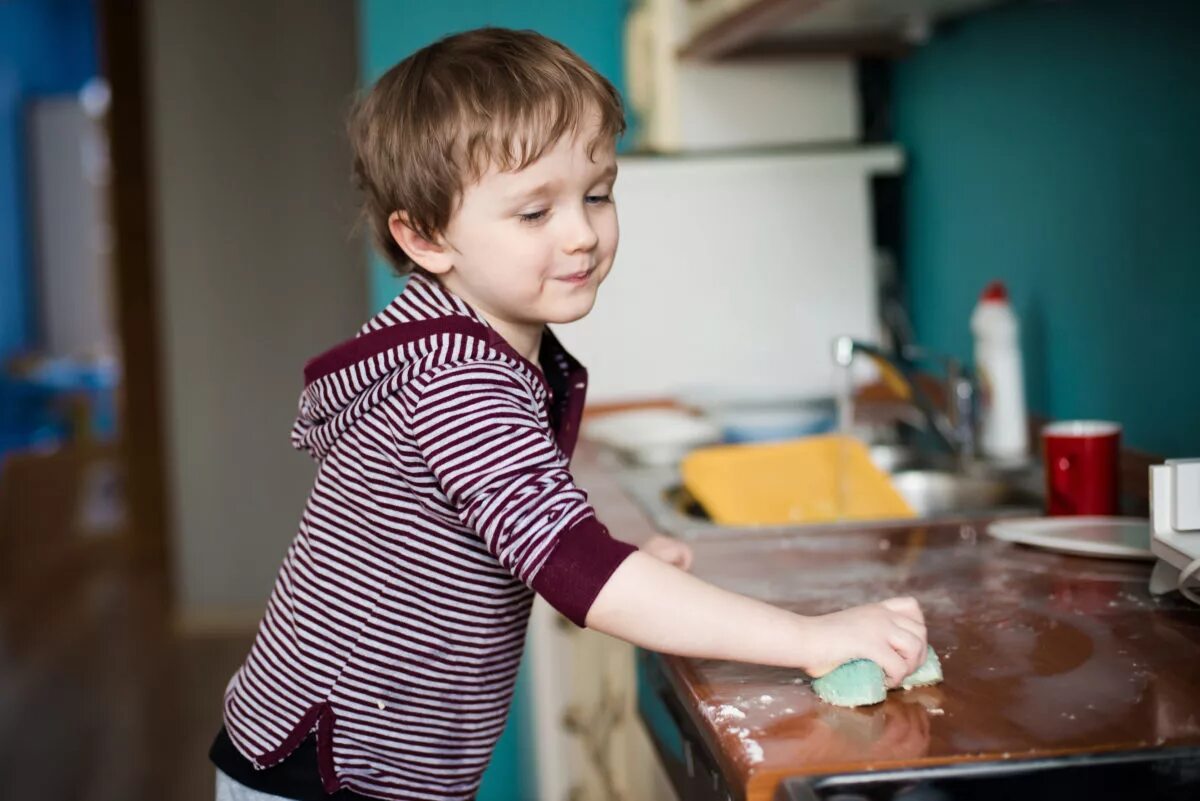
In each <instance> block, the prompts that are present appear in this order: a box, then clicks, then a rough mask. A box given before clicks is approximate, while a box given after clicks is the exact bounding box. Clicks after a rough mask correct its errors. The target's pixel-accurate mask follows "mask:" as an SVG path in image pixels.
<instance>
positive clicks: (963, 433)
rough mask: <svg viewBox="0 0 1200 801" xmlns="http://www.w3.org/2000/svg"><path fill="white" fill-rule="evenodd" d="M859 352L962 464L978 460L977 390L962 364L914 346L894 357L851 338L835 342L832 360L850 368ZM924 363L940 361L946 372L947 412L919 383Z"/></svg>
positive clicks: (869, 344) (841, 337) (838, 339)
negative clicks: (918, 367)
mask: <svg viewBox="0 0 1200 801" xmlns="http://www.w3.org/2000/svg"><path fill="white" fill-rule="evenodd" d="M860 353H861V354H863V355H865V356H867V357H868V358H870V359H871V360H872V361H873V362H874V363H875V364H876V365H877V366H878V367H879V370H880V372H881V373H882V376H883V380H884V382H885V383H886V384H887V385H888V386H889V387H890V388H891V389H892V390H893V391H894V392H896V394H897V395H899V396H900V397H901V398H902V399H904V400H908V401H911V402H912V404H913V405H914V406H916V407H917V409H918V411H920V412H921V415H922V417H924V418H925V422H926V427H927V428H928V429H929V431H930V432H931V433H932V434H933V435H934V436H935V437H936V438H937V439H938V440H939V441H940V442H941V444H942V445H943V446H945V448H946V449H947V450H948V451H949V452H950V453H951V454H953V455H954V456H955V457H957V458H958V459H959V460H960V462H967V461H970V460H971V459H973V458H974V457H975V450H976V414H975V397H976V387H975V382H974V381H973V380H972V378H971V376H970V375H969V374H968V372H967V370H966V369H965V368H964V367H963V364H962V362H960V361H959V360H958V359H955V358H954V357H952V356H944V355H938V354H934V353H930V352H929V351H926V350H924V349H922V348H919V347H915V346H907V347H904V348H901V350H900V353H899V354H898V355H894V354H890V353H887V352H886V351H884V350H883V349H882V348H880V347H879V346H878V345H873V344H871V343H869V342H862V341H860V340H857V339H853V338H852V337H848V336H840V337H838V338H837V339H835V340H834V341H833V360H834V361H835V362H836V363H837V364H839V365H840V366H842V367H844V368H847V369H849V367H850V365H851V363H852V362H853V361H854V357H855V356H856V355H858V354H860ZM921 361H934V362H940V363H941V365H942V368H943V370H944V371H945V375H946V380H945V384H944V386H945V389H946V410H945V411H942V410H941V409H939V408H938V407H937V405H936V404H934V403H933V401H932V400H931V399H930V397H929V395H928V393H926V392H925V391H924V390H923V389H921V386H920V384H918V383H917V380H916V373H917V371H916V368H915V366H914V364H915V363H916V362H921Z"/></svg>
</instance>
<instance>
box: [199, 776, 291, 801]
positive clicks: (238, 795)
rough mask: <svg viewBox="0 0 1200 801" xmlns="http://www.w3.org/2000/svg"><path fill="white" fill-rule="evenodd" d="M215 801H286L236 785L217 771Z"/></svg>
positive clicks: (242, 785)
mask: <svg viewBox="0 0 1200 801" xmlns="http://www.w3.org/2000/svg"><path fill="white" fill-rule="evenodd" d="M216 801H288V799H286V798H284V797H283V796H281V795H269V794H268V793H260V792H259V791H258V790H251V789H250V788H249V787H247V786H246V785H244V784H238V783H237V782H235V781H234V780H233V779H231V778H229V776H227V775H225V773H223V772H222V771H220V770H218V771H217V797H216Z"/></svg>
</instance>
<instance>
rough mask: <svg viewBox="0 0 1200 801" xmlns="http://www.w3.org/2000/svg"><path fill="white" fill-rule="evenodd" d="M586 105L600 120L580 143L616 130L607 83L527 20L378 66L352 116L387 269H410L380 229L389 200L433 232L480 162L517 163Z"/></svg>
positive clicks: (357, 160)
mask: <svg viewBox="0 0 1200 801" xmlns="http://www.w3.org/2000/svg"><path fill="white" fill-rule="evenodd" d="M589 114H598V115H599V124H600V129H599V134H598V135H597V138H596V139H595V140H593V141H592V142H590V143H589V145H588V146H589V151H588V152H589V153H591V152H592V151H593V150H594V149H595V147H596V145H597V144H599V143H600V142H602V141H612V140H614V139H615V138H616V137H618V136H620V135H621V134H622V133H624V131H625V117H624V113H623V110H622V106H621V98H620V95H619V94H618V93H617V90H616V89H615V88H613V86H612V84H611V83H609V82H608V81H607V80H605V79H604V78H603V77H602V76H601V75H600V74H599V73H597V72H596V71H595V70H594V69H592V68H591V67H590V66H588V64H587V62H585V61H584V60H583V59H581V58H580V57H579V56H577V55H575V53H573V52H571V51H570V50H568V49H567V48H566V47H564V46H563V45H561V44H559V43H558V42H555V41H554V40H552V39H548V38H546V37H545V36H542V35H540V34H538V33H534V32H533V31H514V30H508V29H504V28H480V29H478V30H473V31H467V32H465V33H460V34H455V35H453V36H448V37H446V38H444V39H441V40H440V41H437V42H435V43H433V44H431V45H429V46H427V47H424V48H422V49H421V50H418V51H417V52H415V53H413V54H412V55H411V56H409V57H408V58H406V59H404V60H403V61H401V62H400V63H399V64H397V65H396V66H394V67H392V68H391V69H390V70H388V71H387V72H386V73H384V75H383V77H381V78H380V79H379V80H378V81H377V82H376V83H375V86H374V87H373V88H372V89H371V90H370V92H368V93H367V95H366V97H365V98H363V100H362V101H361V102H360V103H359V104H358V106H357V107H356V108H355V110H354V112H353V114H352V116H351V120H350V139H351V142H352V144H353V148H354V174H355V178H356V180H357V183H358V186H359V189H361V190H362V192H363V201H362V203H363V209H362V211H363V216H364V217H365V218H366V221H367V223H368V225H369V226H370V229H371V234H372V236H373V238H374V240H375V244H376V246H378V247H379V249H380V250H381V251H382V252H383V254H384V255H385V256H387V258H388V259H389V260H390V261H391V262H392V264H393V266H394V267H395V268H396V271H397V272H399V273H401V274H405V273H408V272H411V271H412V270H413V269H414V268H416V265H415V264H414V263H413V262H412V260H411V259H410V258H409V257H408V255H407V254H406V253H405V252H404V251H403V250H402V249H401V248H400V246H399V245H397V244H396V242H395V241H394V240H393V239H392V235H391V233H390V232H389V231H388V218H389V217H390V216H391V215H392V214H393V213H394V212H397V211H404V212H407V214H408V218H409V224H410V225H411V226H412V228H413V229H414V230H415V231H417V233H419V234H421V235H422V236H424V237H425V238H427V239H430V240H432V239H434V238H435V237H436V235H437V234H438V233H440V232H442V231H444V230H445V227H446V225H447V224H448V223H449V222H450V217H451V215H452V213H453V211H454V208H455V206H456V204H457V203H458V201H459V199H460V198H461V195H462V191H463V190H464V189H465V188H466V187H467V186H469V185H470V184H472V183H474V182H475V181H477V180H478V179H479V178H481V177H482V176H483V174H484V173H485V172H486V171H487V170H488V169H489V168H490V167H493V166H494V167H496V168H498V169H500V170H505V171H508V170H519V169H523V168H524V167H527V166H528V165H529V164H531V163H533V162H534V161H536V160H537V158H538V157H539V156H541V155H542V153H543V152H545V151H546V150H547V149H548V148H549V147H551V146H553V145H554V143H555V142H557V141H558V140H559V139H560V138H561V137H562V136H563V135H564V134H567V133H572V134H574V133H575V132H577V131H578V130H579V129H580V126H581V125H582V124H583V123H584V121H585V119H586V117H587V116H588V115H589ZM418 269H419V268H418Z"/></svg>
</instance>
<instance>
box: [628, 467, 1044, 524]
mask: <svg viewBox="0 0 1200 801" xmlns="http://www.w3.org/2000/svg"><path fill="white" fill-rule="evenodd" d="M870 450H871V456H872V459H873V460H874V461H875V463H876V464H877V465H879V467H880V468H881V469H883V470H884V471H885V472H888V473H890V474H891V475H892V480H893V482H894V483H895V486H896V489H897V491H898V492H899V493H900V494H901V495H902V496H904V499H905V500H906V501H908V503H909V505H910V506H912V508H913V510H914V511H915V512H916V513H917V515H918V517H919V518H920V519H922V520H925V521H928V522H935V521H940V520H953V519H956V518H962V517H973V516H989V517H1012V516H1025V515H1037V514H1040V513H1041V510H1042V498H1041V490H1040V479H1039V476H1040V471H1039V470H1037V469H1036V468H1030V469H1027V470H1024V471H1018V472H1009V473H998V472H993V471H990V470H989V469H987V468H986V467H983V466H979V465H976V466H974V467H973V468H968V469H966V470H955V469H953V466H952V463H951V462H950V460H947V459H944V458H941V457H939V456H930V455H928V454H922V453H918V452H916V451H913V450H911V449H908V448H906V447H905V446H902V445H878V446H873V447H872V448H871V449H870ZM620 473H621V483H622V485H623V486H624V488H625V490H626V492H628V493H629V495H630V496H631V497H633V499H634V500H635V501H636V502H637V503H638V504H639V505H640V506H641V507H642V509H643V510H644V511H645V512H646V513H647V514H648V515H649V516H650V518H651V519H652V520H653V521H654V523H655V525H657V526H658V527H659V528H660V529H661V530H663V531H665V532H667V533H670V534H673V535H675V536H677V537H681V538H684V539H706V538H709V537H714V536H723V535H725V534H729V533H732V532H733V531H737V532H745V531H746V529H747V527H745V526H738V527H727V526H723V525H720V524H718V523H714V522H713V521H712V520H711V519H709V517H708V515H707V514H705V512H704V509H703V508H702V507H701V506H700V504H699V503H697V502H696V500H695V499H694V498H692V497H691V496H690V494H689V493H688V492H687V490H686V489H685V488H684V487H683V485H682V481H681V479H680V477H679V472H678V470H677V469H676V468H674V467H627V468H625V469H623V470H621V471H620ZM880 522H882V523H886V522H888V521H872V524H877V523H880ZM897 522H898V521H897ZM863 525H864V523H863V522H862V521H851V522H844V523H817V524H812V525H795V524H790V525H779V526H774V525H773V526H757V527H752V528H753V530H755V531H764V532H765V531H772V530H779V531H782V530H788V531H794V530H796V529H804V528H820V529H823V530H827V529H830V528H861V527H862V526H863Z"/></svg>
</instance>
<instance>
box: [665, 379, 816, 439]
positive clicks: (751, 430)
mask: <svg viewBox="0 0 1200 801" xmlns="http://www.w3.org/2000/svg"><path fill="white" fill-rule="evenodd" d="M679 401H680V403H681V404H683V405H684V406H686V407H688V408H690V409H694V410H696V411H697V412H699V413H701V414H703V415H704V416H705V417H706V418H708V419H709V420H711V421H712V422H713V423H715V424H716V425H717V426H718V427H719V428H720V429H721V438H722V441H724V442H728V443H744V442H781V441H783V440H788V439H796V438H798V437H807V436H811V435H814V434H827V433H829V432H830V431H833V430H834V429H835V428H836V427H837V403H836V401H835V400H834V399H833V398H832V397H826V396H817V397H805V396H797V395H795V394H792V393H788V392H786V391H768V390H757V391H745V390H727V389H717V388H711V387H704V388H695V389H690V390H687V391H684V392H681V393H680V394H679Z"/></svg>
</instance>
